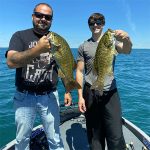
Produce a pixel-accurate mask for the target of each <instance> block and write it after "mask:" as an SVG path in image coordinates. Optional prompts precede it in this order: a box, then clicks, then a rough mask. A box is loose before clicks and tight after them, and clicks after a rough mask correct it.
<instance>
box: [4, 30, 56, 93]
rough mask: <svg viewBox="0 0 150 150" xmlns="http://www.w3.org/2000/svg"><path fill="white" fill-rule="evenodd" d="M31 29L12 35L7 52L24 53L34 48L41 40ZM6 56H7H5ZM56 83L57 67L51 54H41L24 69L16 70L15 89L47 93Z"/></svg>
mask: <svg viewBox="0 0 150 150" xmlns="http://www.w3.org/2000/svg"><path fill="white" fill-rule="evenodd" d="M41 37H42V36H41V35H38V34H37V33H35V32H34V30H33V29H27V30H23V31H18V32H16V33H14V34H13V36H12V38H11V40H10V43H9V48H8V51H9V50H16V51H19V52H21V51H24V50H28V49H31V48H33V47H34V46H36V44H37V42H38V40H39V39H40V38H41ZM6 55H7V54H6ZM57 82H58V72H57V65H56V62H55V60H54V59H53V57H52V55H51V53H49V52H47V53H42V54H40V56H39V57H36V58H34V59H33V60H32V61H29V62H28V64H27V65H26V66H25V67H22V68H17V69H16V82H15V85H16V87H18V88H20V89H25V90H30V91H36V90H38V91H48V90H50V89H53V88H56V85H57Z"/></svg>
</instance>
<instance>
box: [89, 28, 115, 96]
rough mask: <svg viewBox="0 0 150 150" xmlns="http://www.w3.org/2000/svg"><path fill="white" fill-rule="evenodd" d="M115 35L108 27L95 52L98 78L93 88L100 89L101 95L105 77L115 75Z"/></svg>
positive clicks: (95, 71)
mask: <svg viewBox="0 0 150 150" xmlns="http://www.w3.org/2000/svg"><path fill="white" fill-rule="evenodd" d="M114 35H115V31H113V30H111V29H108V30H107V31H106V32H105V33H104V35H103V36H102V38H101V39H100V41H99V43H98V47H97V49H96V53H95V58H94V63H93V72H94V74H96V75H97V80H96V81H95V82H94V83H93V84H92V86H91V89H94V90H97V91H99V93H100V95H103V90H104V82H105V78H106V77H107V76H112V75H113V59H114V55H116V54H117V51H116V50H115V38H114Z"/></svg>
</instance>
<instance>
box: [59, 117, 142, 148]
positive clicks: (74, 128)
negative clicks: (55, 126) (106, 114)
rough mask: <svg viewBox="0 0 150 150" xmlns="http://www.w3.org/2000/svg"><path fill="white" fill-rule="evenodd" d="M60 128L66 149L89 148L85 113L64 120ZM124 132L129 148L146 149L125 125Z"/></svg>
mask: <svg viewBox="0 0 150 150" xmlns="http://www.w3.org/2000/svg"><path fill="white" fill-rule="evenodd" d="M60 129H61V136H62V139H63V142H64V147H65V150H89V148H88V142H87V136H86V125H85V118H84V116H83V115H80V116H79V117H77V118H74V119H71V120H68V121H66V122H64V123H63V124H62V125H61V126H60ZM123 133H124V136H125V141H126V143H127V144H128V146H129V148H128V150H134V149H135V150H144V147H143V144H142V142H140V141H139V140H138V139H137V137H136V136H135V135H134V134H133V133H132V132H130V131H129V129H127V128H126V127H125V126H123ZM132 145H133V147H132ZM131 147H132V148H131ZM142 148H143V149H142ZM106 150H107V147H106Z"/></svg>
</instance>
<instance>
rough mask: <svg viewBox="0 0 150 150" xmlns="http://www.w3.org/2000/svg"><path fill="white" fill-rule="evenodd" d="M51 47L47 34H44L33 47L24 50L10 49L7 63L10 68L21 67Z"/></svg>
mask: <svg viewBox="0 0 150 150" xmlns="http://www.w3.org/2000/svg"><path fill="white" fill-rule="evenodd" d="M49 49H50V44H49V41H48V39H47V37H46V36H43V37H42V38H41V39H40V40H39V41H38V43H37V45H36V46H35V47H34V48H32V49H28V50H25V51H22V52H18V51H15V50H9V51H8V53H7V65H8V67H9V68H20V67H23V66H25V65H26V64H27V63H28V62H29V61H31V60H32V59H33V58H35V57H37V56H39V55H40V54H41V53H44V52H47V51H49Z"/></svg>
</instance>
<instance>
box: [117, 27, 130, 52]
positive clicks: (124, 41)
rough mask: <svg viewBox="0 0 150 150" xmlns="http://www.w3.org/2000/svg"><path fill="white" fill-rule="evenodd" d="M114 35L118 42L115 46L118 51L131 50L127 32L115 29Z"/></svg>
mask: <svg viewBox="0 0 150 150" xmlns="http://www.w3.org/2000/svg"><path fill="white" fill-rule="evenodd" d="M115 37H116V40H117V41H119V43H118V44H117V46H116V49H117V52H118V53H124V54H129V53H130V52H131V50H132V42H131V40H130V37H129V35H128V33H127V32H125V31H123V30H115Z"/></svg>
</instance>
